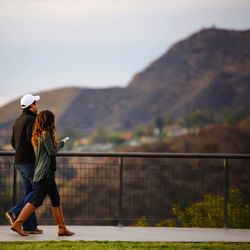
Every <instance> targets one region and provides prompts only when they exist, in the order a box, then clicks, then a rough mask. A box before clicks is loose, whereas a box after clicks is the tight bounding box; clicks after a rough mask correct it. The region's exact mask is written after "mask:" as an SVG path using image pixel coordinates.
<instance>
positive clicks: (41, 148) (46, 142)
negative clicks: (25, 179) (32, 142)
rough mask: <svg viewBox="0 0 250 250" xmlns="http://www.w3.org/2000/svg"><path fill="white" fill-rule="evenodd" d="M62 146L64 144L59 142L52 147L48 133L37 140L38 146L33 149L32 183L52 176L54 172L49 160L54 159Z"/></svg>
mask: <svg viewBox="0 0 250 250" xmlns="http://www.w3.org/2000/svg"><path fill="white" fill-rule="evenodd" d="M63 146H64V142H63V141H60V142H59V143H58V145H57V147H54V145H53V143H52V139H51V136H50V133H49V132H47V131H46V133H45V136H44V137H43V136H42V137H40V138H39V139H38V145H37V147H35V148H34V151H35V158H36V165H35V173H34V177H33V181H34V182H37V181H40V180H43V179H47V178H49V177H51V176H54V170H53V169H52V168H51V158H52V157H55V156H56V154H57V152H58V151H59V149H60V148H62V147H63Z"/></svg>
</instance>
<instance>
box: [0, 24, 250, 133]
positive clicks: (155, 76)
mask: <svg viewBox="0 0 250 250" xmlns="http://www.w3.org/2000/svg"><path fill="white" fill-rule="evenodd" d="M249 69H250V30H245V31H235V30H224V29H215V28H212V29H203V30H200V31H199V32H197V33H195V34H193V35H191V36H189V37H187V38H185V39H183V40H181V41H179V42H177V43H176V44H174V45H173V46H172V47H171V48H170V49H169V50H167V52H166V53H165V54H163V55H162V56H161V57H159V58H157V59H156V60H155V61H153V62H152V63H150V64H149V66H148V67H146V68H145V69H144V70H142V71H140V72H139V73H137V74H135V75H134V77H133V78H132V80H131V81H130V82H129V84H128V85H127V87H112V88H105V89H91V88H74V87H72V88H70V87H69V88H62V89H55V90H52V91H45V92H41V93H38V94H40V95H41V101H39V109H40V110H41V109H51V110H52V111H54V112H55V114H56V118H57V123H58V128H59V129H60V130H62V129H64V130H66V129H73V130H78V131H81V132H82V133H84V134H86V133H89V132H91V131H92V130H95V129H96V128H102V129H105V130H117V129H134V128H136V127H138V126H142V125H145V124H149V123H152V122H154V120H155V119H156V118H157V117H159V116H160V117H163V118H166V117H171V118H172V119H173V120H174V121H178V120H180V119H183V118H184V117H185V116H186V115H187V114H189V113H190V112H194V111H196V110H211V112H213V113H214V115H215V118H216V121H217V122H220V121H222V119H223V116H224V114H225V113H226V112H240V111H241V112H242V111H244V112H248V110H249V107H250V98H249V96H250V70H249ZM18 102H19V100H15V101H13V102H11V103H9V104H8V105H5V106H3V107H2V108H0V129H4V130H9V129H10V126H11V124H12V122H13V120H14V119H15V118H16V117H17V116H18V114H19V112H20V109H19V104H18Z"/></svg>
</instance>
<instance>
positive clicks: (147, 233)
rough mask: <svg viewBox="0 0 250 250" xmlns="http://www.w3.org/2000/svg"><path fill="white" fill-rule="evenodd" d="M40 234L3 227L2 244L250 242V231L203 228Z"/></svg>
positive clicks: (73, 228) (105, 228) (89, 229)
mask: <svg viewBox="0 0 250 250" xmlns="http://www.w3.org/2000/svg"><path fill="white" fill-rule="evenodd" d="M39 228H41V229H43V231H44V233H43V234H40V235H30V236H27V237H22V236H19V235H18V234H17V233H15V232H13V231H11V230H10V227H9V226H0V241H48V240H53V241H54V240H57V241H58V240H71V241H77V240H84V241H162V242H204V241H205V242H208V241H209V242H212V241H222V242H250V229H204V228H166V227H114V226H68V228H69V229H70V230H71V231H73V232H75V233H76V234H75V235H74V236H71V237H58V236H57V227H56V226H39Z"/></svg>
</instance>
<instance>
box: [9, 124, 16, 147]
mask: <svg viewBox="0 0 250 250" xmlns="http://www.w3.org/2000/svg"><path fill="white" fill-rule="evenodd" d="M10 143H11V146H12V147H13V148H14V149H15V148H16V143H15V135H14V127H13V129H12V135H11V141H10Z"/></svg>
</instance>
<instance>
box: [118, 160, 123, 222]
mask: <svg viewBox="0 0 250 250" xmlns="http://www.w3.org/2000/svg"><path fill="white" fill-rule="evenodd" d="M119 170H120V171H119V172H120V173H119V206H118V209H119V211H118V226H122V210H123V157H120V158H119Z"/></svg>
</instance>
